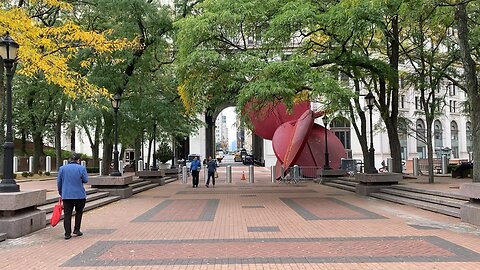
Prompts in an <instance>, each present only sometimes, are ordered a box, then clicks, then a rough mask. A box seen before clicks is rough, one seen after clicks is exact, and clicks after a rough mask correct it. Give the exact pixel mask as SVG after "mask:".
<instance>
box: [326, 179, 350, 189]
mask: <svg viewBox="0 0 480 270" xmlns="http://www.w3.org/2000/svg"><path fill="white" fill-rule="evenodd" d="M328 182H333V183H337V184H341V185H346V186H351V187H356V186H357V185H358V183H357V182H354V181H349V180H343V179H332V180H330V181H326V182H325V183H328Z"/></svg>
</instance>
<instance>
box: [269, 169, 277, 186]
mask: <svg viewBox="0 0 480 270" xmlns="http://www.w3.org/2000/svg"><path fill="white" fill-rule="evenodd" d="M270 179H271V181H272V183H276V182H277V180H276V179H275V166H270Z"/></svg>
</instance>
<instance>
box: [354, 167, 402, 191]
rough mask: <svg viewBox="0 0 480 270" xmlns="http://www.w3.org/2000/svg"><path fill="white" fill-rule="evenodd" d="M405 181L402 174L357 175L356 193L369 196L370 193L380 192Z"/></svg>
mask: <svg viewBox="0 0 480 270" xmlns="http://www.w3.org/2000/svg"><path fill="white" fill-rule="evenodd" d="M402 179H403V176H402V174H400V173H357V174H355V181H356V182H358V185H357V186H356V191H355V192H356V193H357V194H359V195H363V196H368V195H369V194H370V193H374V192H378V191H380V189H382V188H385V187H388V186H391V185H394V184H398V182H400V180H402Z"/></svg>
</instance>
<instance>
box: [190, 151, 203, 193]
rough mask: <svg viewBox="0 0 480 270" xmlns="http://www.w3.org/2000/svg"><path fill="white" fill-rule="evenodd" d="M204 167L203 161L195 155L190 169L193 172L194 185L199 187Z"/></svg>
mask: <svg viewBox="0 0 480 270" xmlns="http://www.w3.org/2000/svg"><path fill="white" fill-rule="evenodd" d="M201 168H202V163H201V162H200V160H199V159H198V157H195V158H194V159H193V161H192V163H191V164H190V171H191V172H192V187H198V182H199V177H198V176H199V175H200V169H201Z"/></svg>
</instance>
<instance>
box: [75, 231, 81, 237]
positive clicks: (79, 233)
mask: <svg viewBox="0 0 480 270" xmlns="http://www.w3.org/2000/svg"><path fill="white" fill-rule="evenodd" d="M73 234H75V235H76V236H82V235H83V233H82V232H81V231H74V232H73Z"/></svg>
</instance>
